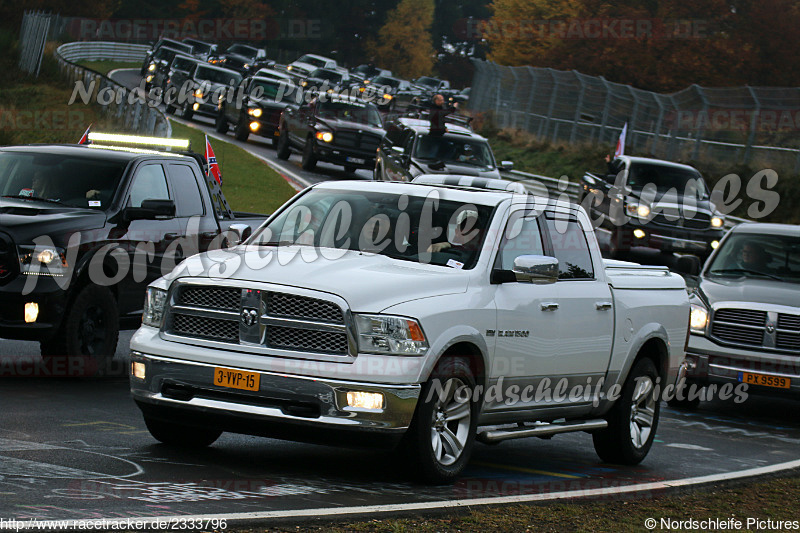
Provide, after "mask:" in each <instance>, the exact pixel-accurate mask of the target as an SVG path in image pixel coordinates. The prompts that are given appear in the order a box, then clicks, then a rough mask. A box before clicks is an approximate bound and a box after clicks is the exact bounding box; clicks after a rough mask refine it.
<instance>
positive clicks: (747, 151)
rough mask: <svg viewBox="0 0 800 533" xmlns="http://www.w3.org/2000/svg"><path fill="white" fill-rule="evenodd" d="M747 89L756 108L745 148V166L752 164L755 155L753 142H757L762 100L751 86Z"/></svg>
mask: <svg viewBox="0 0 800 533" xmlns="http://www.w3.org/2000/svg"><path fill="white" fill-rule="evenodd" d="M746 87H747V90H748V91H750V97H751V98H752V99H753V102H754V103H755V105H756V108H755V111H753V114H752V115H751V117H750V133H749V134H748V135H747V144H745V146H744V154H743V155H742V163H744V164H748V163H750V158H751V157H752V155H753V142H755V138H756V125H757V124H758V122H757V121H758V117H759V115H760V113H761V100H759V99H758V95H757V94H756V92H755V91H754V90H753V88H752V87H750V86H749V85H747V86H746Z"/></svg>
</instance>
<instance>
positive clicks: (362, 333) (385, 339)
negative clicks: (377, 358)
mask: <svg viewBox="0 0 800 533" xmlns="http://www.w3.org/2000/svg"><path fill="white" fill-rule="evenodd" d="M355 322H356V329H357V330H358V351H359V352H361V353H378V354H388V355H424V354H425V352H427V351H428V341H427V340H426V339H425V334H424V333H423V332H422V327H420V325H419V322H417V321H416V320H412V319H410V318H405V317H400V316H389V315H359V314H357V315H355Z"/></svg>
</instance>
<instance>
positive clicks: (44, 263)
mask: <svg viewBox="0 0 800 533" xmlns="http://www.w3.org/2000/svg"><path fill="white" fill-rule="evenodd" d="M19 266H20V272H22V273H23V274H31V275H34V276H58V277H61V276H63V275H64V274H65V273H66V271H67V267H68V265H67V256H66V254H65V253H64V250H62V249H61V248H55V247H52V246H46V247H36V246H20V247H19Z"/></svg>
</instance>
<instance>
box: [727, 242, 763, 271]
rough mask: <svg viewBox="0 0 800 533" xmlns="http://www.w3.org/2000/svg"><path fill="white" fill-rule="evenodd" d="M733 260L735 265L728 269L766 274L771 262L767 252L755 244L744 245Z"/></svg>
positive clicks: (747, 243) (746, 243)
mask: <svg viewBox="0 0 800 533" xmlns="http://www.w3.org/2000/svg"><path fill="white" fill-rule="evenodd" d="M732 259H733V263H732V264H731V265H729V266H727V267H726V268H727V269H731V270H748V271H752V272H764V271H765V270H766V269H767V264H768V263H769V261H770V258H769V255H768V253H767V251H766V250H764V248H763V247H761V245H759V244H757V243H755V242H745V243H743V244H742V245H741V247H740V248H739V252H738V253H737V254H736V255H735V256H734V257H733V258H732Z"/></svg>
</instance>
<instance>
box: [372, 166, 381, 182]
mask: <svg viewBox="0 0 800 533" xmlns="http://www.w3.org/2000/svg"><path fill="white" fill-rule="evenodd" d="M381 172H382V170H381V166H380V165H375V170H373V171H372V181H381V179H382V178H381Z"/></svg>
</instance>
